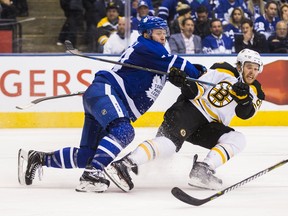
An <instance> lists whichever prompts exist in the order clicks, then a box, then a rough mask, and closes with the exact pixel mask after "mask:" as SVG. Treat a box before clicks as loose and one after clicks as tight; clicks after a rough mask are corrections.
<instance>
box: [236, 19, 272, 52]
mask: <svg viewBox="0 0 288 216" xmlns="http://www.w3.org/2000/svg"><path fill="white" fill-rule="evenodd" d="M241 31H242V34H241V35H235V51H236V53H239V52H240V51H241V50H242V49H246V48H248V49H251V50H254V51H256V52H259V53H267V52H268V46H267V40H266V38H265V36H264V35H263V34H260V33H258V32H256V31H255V30H254V28H253V22H252V20H250V19H244V20H243V21H242V23H241Z"/></svg>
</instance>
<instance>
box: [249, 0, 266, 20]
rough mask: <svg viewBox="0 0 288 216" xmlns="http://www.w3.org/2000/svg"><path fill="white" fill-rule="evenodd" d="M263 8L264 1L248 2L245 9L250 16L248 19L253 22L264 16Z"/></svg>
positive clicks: (252, 0) (250, 0)
mask: <svg viewBox="0 0 288 216" xmlns="http://www.w3.org/2000/svg"><path fill="white" fill-rule="evenodd" d="M264 7H265V2H264V0H248V1H247V8H248V11H249V12H250V14H251V17H250V19H251V20H252V21H253V22H254V21H255V20H256V19H257V18H258V17H260V16H262V15H264V12H265V10H264Z"/></svg>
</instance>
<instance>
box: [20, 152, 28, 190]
mask: <svg viewBox="0 0 288 216" xmlns="http://www.w3.org/2000/svg"><path fill="white" fill-rule="evenodd" d="M27 160H28V152H26V151H25V150H23V149H19V151H18V182H19V184H21V185H26V183H25V172H26V169H24V167H25V166H26V165H27Z"/></svg>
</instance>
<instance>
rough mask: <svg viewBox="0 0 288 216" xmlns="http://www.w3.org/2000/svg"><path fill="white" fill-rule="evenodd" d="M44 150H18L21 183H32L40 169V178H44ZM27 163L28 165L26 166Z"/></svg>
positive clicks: (19, 179)
mask: <svg viewBox="0 0 288 216" xmlns="http://www.w3.org/2000/svg"><path fill="white" fill-rule="evenodd" d="M44 156H45V153H44V152H38V151H34V150H30V151H29V152H28V154H27V152H26V151H24V150H23V149H20V150H19V152H18V181H19V183H20V184H26V185H31V184H32V183H33V180H34V178H35V174H36V172H37V171H38V176H39V180H42V175H43V169H42V166H43V165H44ZM25 165H26V166H25Z"/></svg>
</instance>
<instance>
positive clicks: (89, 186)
mask: <svg viewBox="0 0 288 216" xmlns="http://www.w3.org/2000/svg"><path fill="white" fill-rule="evenodd" d="M107 189H108V186H107V185H106V184H103V183H98V184H93V183H91V182H88V181H87V182H86V181H81V182H80V184H79V185H78V186H77V187H76V189H75V190H76V191H77V192H85V193H91V192H93V193H103V192H104V191H106V190H107Z"/></svg>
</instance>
